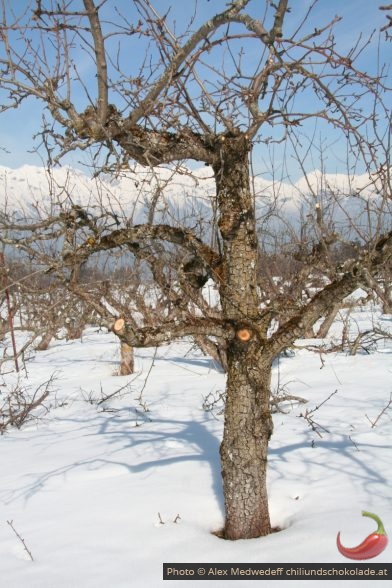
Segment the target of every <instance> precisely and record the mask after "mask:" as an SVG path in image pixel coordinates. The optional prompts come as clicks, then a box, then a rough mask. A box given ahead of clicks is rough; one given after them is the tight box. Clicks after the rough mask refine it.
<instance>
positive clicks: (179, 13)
mask: <svg viewBox="0 0 392 588" xmlns="http://www.w3.org/2000/svg"><path fill="white" fill-rule="evenodd" d="M310 3H311V2H310V0H292V1H291V2H290V5H291V7H292V13H291V17H290V19H291V20H290V26H292V27H294V26H295V23H296V22H298V21H299V20H300V19H301V17H302V16H303V15H304V14H305V11H306V9H307V7H308V6H309V5H310ZM9 4H11V5H12V7H13V9H14V10H15V12H18V11H19V10H24V9H26V8H28V7H29V6H30V7H31V6H32V5H33V2H29V1H28V0H16V1H13V2H9ZM43 4H44V2H43ZM71 4H72V3H71ZM75 4H77V2H75ZM110 4H111V0H109V4H108V6H110ZM153 4H154V6H156V7H157V9H158V10H159V11H160V12H161V13H165V12H166V11H167V8H168V7H170V6H171V8H172V10H171V13H170V14H171V15H172V19H173V21H176V27H177V28H178V30H180V29H181V27H182V26H183V25H184V23H185V22H187V21H188V19H189V16H190V15H191V14H192V13H193V9H194V6H195V2H194V1H193V0H189V1H188V2H184V1H183V0H171V1H170V0H155V2H153ZM264 4H265V3H264V1H262V2H260V0H253V1H252V3H251V5H250V7H249V11H250V12H251V14H252V16H255V17H258V18H262V16H263V15H262V12H261V11H262V10H263V7H264ZM380 4H382V0H380V1H378V0H370V1H369V0H344V1H343V0H319V2H318V4H317V6H316V8H315V10H314V13H312V15H311V18H310V19H309V22H308V30H311V29H312V28H316V27H320V26H322V25H323V24H326V23H327V22H329V21H330V20H331V19H332V18H333V17H334V16H335V15H339V16H342V17H343V20H342V22H340V23H338V24H337V26H336V28H335V34H336V40H337V43H338V45H339V47H340V49H341V51H344V50H347V51H348V50H349V49H350V48H351V47H352V45H353V44H354V43H355V41H356V39H357V38H358V35H359V34H362V35H363V37H367V36H368V35H369V34H370V33H371V32H372V31H373V30H374V29H377V30H379V29H380V27H381V26H383V24H385V22H386V20H385V13H383V12H381V11H379V10H378V6H379V5H380ZM384 4H385V2H384ZM119 5H120V6H122V7H124V6H127V7H129V6H130V5H132V3H131V2H127V3H126V4H125V5H124V4H123V3H120V4H119ZM197 6H198V12H197V15H198V16H197V19H196V20H195V22H194V25H193V26H194V27H196V26H198V24H200V23H201V22H202V21H204V20H206V19H207V18H209V17H211V16H212V15H213V14H215V13H216V12H220V11H221V10H223V9H224V8H225V6H226V2H225V1H224V0H210V1H208V0H198V2H197ZM259 11H260V14H259ZM133 16H134V15H133ZM388 48H389V50H390V44H389V47H388V45H387V44H386V43H385V42H383V41H382V42H381V49H382V52H383V54H384V59H385V58H386V56H387V49H388ZM245 49H246V51H245V59H248V61H249V63H250V64H251V63H252V60H254V55H253V52H252V51H251V50H250V47H249V46H245ZM376 62H377V50H376V44H375V45H374V47H373V48H371V49H370V48H369V50H367V51H366V52H364V53H363V54H362V55H361V57H360V59H359V60H358V62H357V63H358V66H360V67H361V68H362V69H364V70H365V71H367V72H372V71H373V72H374V71H375V70H376ZM86 71H88V66H86ZM42 114H43V109H42V105H41V104H40V103H39V102H38V100H36V99H29V100H27V101H26V102H24V103H23V104H22V106H21V107H20V108H19V109H17V110H10V111H7V112H5V113H2V114H1V115H0V148H1V149H0V165H6V166H9V167H19V166H21V165H23V164H37V165H41V164H42V163H43V159H42V158H43V157H45V154H44V152H42V153H41V156H40V155H39V154H37V153H33V152H32V151H33V150H34V147H35V145H37V141H34V139H33V135H34V134H35V133H37V132H38V131H39V128H40V123H41V119H42ZM315 139H316V143H317V142H319V143H323V144H324V145H326V144H328V145H332V149H329V155H328V158H329V161H330V165H331V166H332V169H329V170H328V171H332V172H333V171H335V170H336V171H340V167H341V163H342V162H340V164H339V161H338V160H342V159H343V158H344V154H345V146H344V144H343V143H342V142H341V138H340V137H339V135H338V134H337V133H336V132H335V131H333V130H332V129H331V130H329V131H328V130H327V131H326V130H325V128H324V127H320V128H319V129H318V128H317V127H316V128H315ZM316 151H317V150H316ZM316 151H315V154H314V155H315V157H314V161H315V165H314V167H317V159H318V157H317V153H316ZM332 153H335V155H336V156H337V162H332V160H331V154H332ZM85 157H86V156H85V155H83V154H80V153H73V154H71V155H69V156H67V157H66V158H65V159H64V163H69V164H71V165H75V166H77V167H80V161H81V160H83V158H85ZM271 157H273V158H274V161H275V163H276V165H277V166H279V165H281V164H282V162H283V158H284V150H283V149H282V146H281V147H278V146H276V147H275V148H274V152H273V155H271V152H269V151H268V150H266V149H264V150H261V149H259V150H258V151H257V166H256V167H257V170H256V171H258V172H261V173H263V171H264V169H265V170H267V169H269V167H270V164H271ZM334 166H335V169H333V167H334Z"/></svg>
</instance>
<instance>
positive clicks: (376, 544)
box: [336, 510, 388, 559]
mask: <svg viewBox="0 0 392 588" xmlns="http://www.w3.org/2000/svg"><path fill="white" fill-rule="evenodd" d="M362 516H363V517H370V518H371V519H374V520H375V521H376V523H377V525H378V527H377V530H376V531H375V532H374V533H371V534H370V535H369V536H368V537H366V539H364V540H363V541H362V543H361V544H360V545H357V547H344V546H343V545H342V544H341V543H340V531H339V533H338V536H337V538H336V544H337V546H338V549H339V551H340V553H341V554H342V555H344V557H348V558H350V559H371V558H372V557H377V555H380V553H382V552H383V551H384V549H385V548H386V546H387V545H388V537H387V534H386V532H385V529H384V525H383V524H382V522H381V519H380V517H378V516H377V515H375V514H373V513H372V512H367V511H366V510H363V511H362Z"/></svg>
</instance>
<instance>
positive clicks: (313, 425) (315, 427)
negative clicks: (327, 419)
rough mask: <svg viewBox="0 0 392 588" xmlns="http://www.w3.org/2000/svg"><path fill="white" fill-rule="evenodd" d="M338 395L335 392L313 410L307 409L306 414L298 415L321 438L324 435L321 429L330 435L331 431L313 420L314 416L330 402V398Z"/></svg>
mask: <svg viewBox="0 0 392 588" xmlns="http://www.w3.org/2000/svg"><path fill="white" fill-rule="evenodd" d="M336 393H337V390H335V391H334V392H332V393H331V394H330V395H329V396H328V397H327V398H325V400H323V401H322V402H321V403H320V404H317V405H316V406H315V407H314V408H312V410H308V409H306V411H305V412H304V413H302V412H301V413H300V414H299V415H298V416H299V417H300V418H303V419H305V420H306V421H307V423H308V424H309V425H310V427H311V429H312V431H314V432H315V433H317V435H318V436H319V437H322V434H321V433H320V431H319V429H321V430H322V431H324V432H325V433H329V431H328V429H326V428H325V427H323V426H322V425H320V424H319V423H316V421H315V420H314V419H313V417H312V415H313V413H314V412H316V411H317V410H319V408H320V407H321V406H323V404H325V403H326V402H328V400H329V399H330V398H332V396H334V394H336Z"/></svg>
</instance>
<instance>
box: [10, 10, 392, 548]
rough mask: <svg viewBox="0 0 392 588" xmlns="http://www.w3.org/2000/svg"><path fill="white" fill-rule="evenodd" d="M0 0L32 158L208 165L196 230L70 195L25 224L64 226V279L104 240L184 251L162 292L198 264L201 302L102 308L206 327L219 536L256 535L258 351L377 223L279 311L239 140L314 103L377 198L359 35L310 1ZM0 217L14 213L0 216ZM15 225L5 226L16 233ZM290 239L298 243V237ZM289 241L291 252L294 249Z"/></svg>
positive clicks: (369, 95)
mask: <svg viewBox="0 0 392 588" xmlns="http://www.w3.org/2000/svg"><path fill="white" fill-rule="evenodd" d="M3 4H4V8H3V24H2V49H1V59H0V63H1V67H2V73H1V77H2V85H3V88H5V89H6V90H7V92H8V106H7V105H5V107H8V108H10V107H14V108H17V107H18V106H19V104H20V103H21V102H22V101H23V100H24V99H26V98H28V97H31V96H34V97H35V98H37V99H38V100H40V101H42V103H43V104H44V105H45V106H46V109H47V113H49V116H48V114H47V113H46V114H45V116H44V120H43V128H42V131H41V138H42V143H43V145H44V146H45V147H46V150H47V153H48V159H49V163H50V164H53V163H54V162H56V161H57V160H59V159H60V158H61V157H62V156H63V155H64V154H66V153H68V152H69V151H70V150H80V149H82V150H87V149H90V150H91V151H92V153H93V155H94V160H95V164H96V167H97V169H101V170H104V171H106V172H110V171H112V172H115V170H118V169H120V168H121V169H124V168H125V167H127V166H129V165H131V162H132V161H135V162H137V163H138V164H139V165H141V166H144V167H150V168H154V167H157V166H161V165H164V164H166V165H171V164H173V165H174V164H183V163H184V162H186V163H188V162H189V161H192V160H193V161H197V162H203V163H205V164H206V165H208V166H210V168H211V172H212V174H213V177H214V180H215V185H216V195H215V197H214V199H213V207H212V208H213V210H214V211H215V218H216V231H217V236H216V238H215V240H213V241H212V242H210V243H207V242H206V241H205V240H203V239H201V238H200V236H199V235H198V233H197V231H196V230H194V229H193V228H191V227H185V226H173V225H171V224H169V223H167V224H162V223H156V222H154V218H153V217H151V218H150V219H149V221H150V222H146V223H143V224H139V225H132V226H129V225H127V224H126V223H125V224H120V225H119V226H116V227H115V228H114V229H113V227H110V226H108V225H107V224H105V223H104V224H103V225H102V222H101V221H102V219H100V218H98V217H97V216H94V215H91V214H87V213H86V211H84V210H81V209H77V208H75V207H73V208H71V209H70V210H68V211H67V212H66V213H65V215H66V218H64V214H63V216H61V214H59V215H56V214H54V215H53V214H52V215H51V216H50V217H49V218H48V219H46V220H44V221H41V222H40V223H38V224H36V225H35V229H36V230H39V231H41V234H43V235H46V237H47V238H50V237H53V236H55V235H56V236H60V235H62V236H63V237H64V246H63V251H62V256H59V255H57V257H56V256H54V257H55V259H56V263H54V264H53V260H51V262H50V268H51V270H52V271H62V270H63V268H64V267H65V268H67V267H68V268H69V276H68V278H69V287H71V288H73V289H74V290H75V289H77V280H76V279H75V275H76V274H75V273H74V272H73V271H72V268H74V269H75V268H78V267H81V266H82V265H83V264H84V263H85V262H86V261H87V260H88V259H89V258H90V257H91V256H92V255H95V254H97V253H99V252H103V251H106V252H107V251H111V250H117V249H119V248H127V250H128V251H131V252H132V253H133V254H134V255H135V257H136V258H139V259H141V256H142V255H144V254H145V253H147V254H148V257H149V258H151V259H154V260H156V261H154V262H153V263H154V266H151V267H154V271H155V272H156V274H155V275H154V277H155V278H156V280H157V281H159V279H160V278H158V273H159V272H160V271H161V266H160V262H159V259H162V256H163V255H165V252H164V251H166V254H167V252H168V251H169V249H170V248H169V249H167V246H168V244H169V245H170V246H177V247H180V248H181V249H182V250H183V251H186V252H187V253H188V254H189V258H187V260H186V261H185V262H184V263H183V264H182V273H183V279H182V280H180V279H179V280H178V283H177V284H176V288H173V286H172V285H170V280H169V283H168V288H169V289H168V290H167V292H168V295H169V296H171V295H173V296H174V294H175V293H177V295H178V292H180V295H181V292H182V291H183V292H186V289H187V288H189V287H191V288H192V289H193V292H197V291H198V290H199V287H200V286H201V285H202V283H203V281H204V280H205V279H206V278H211V279H212V280H214V281H215V283H216V286H217V289H218V292H219V299H220V312H219V314H218V315H216V312H214V314H213V315H212V314H210V313H208V312H205V313H202V314H200V315H196V316H192V317H189V315H187V314H186V313H185V314H183V315H181V314H180V315H178V314H176V315H175V316H174V317H173V316H170V314H169V315H168V316H166V317H162V318H163V320H162V321H161V322H160V324H154V325H151V324H147V325H144V326H142V327H141V326H140V324H138V323H137V321H135V319H134V317H133V316H132V313H129V314H127V315H126V316H124V317H122V319H121V320H120V321H116V322H114V325H113V330H114V332H115V333H116V334H117V335H118V337H119V338H120V339H121V340H122V341H124V342H125V343H126V344H128V345H130V346H133V347H143V346H153V345H161V344H163V343H166V342H168V341H171V340H172V339H173V338H178V337H184V336H193V337H199V338H200V337H208V338H209V340H210V341H213V340H214V338H217V339H218V340H220V341H223V342H224V347H225V355H226V361H227V390H226V392H227V399H226V408H225V426H224V435H223V441H222V444H221V450H220V452H221V464H222V477H223V487H224V496H225V507H226V521H225V527H224V530H223V536H224V537H226V538H228V539H238V538H251V537H257V536H261V535H267V534H268V533H270V532H271V523H270V518H269V512H268V501H267V489H266V470H267V450H268V440H269V438H270V436H271V434H272V419H271V412H270V376H271V365H272V362H273V360H274V358H275V357H277V356H278V355H279V354H280V353H281V352H282V350H284V349H285V348H286V347H287V346H288V345H290V344H291V343H292V342H293V341H294V340H295V339H297V338H298V337H301V336H302V335H304V334H305V333H306V332H307V331H308V330H309V328H310V327H312V325H314V324H315V322H316V321H317V320H318V319H319V318H321V317H323V316H324V315H326V314H327V313H328V312H329V310H330V309H331V307H333V305H334V304H335V303H336V302H337V301H339V300H342V299H343V298H344V297H346V296H347V295H348V294H349V293H350V292H352V291H353V290H354V289H355V288H356V287H357V286H358V285H360V284H362V283H363V282H365V281H367V280H368V276H369V275H370V276H373V277H374V276H377V275H378V272H379V271H380V270H381V268H382V267H383V266H384V265H385V264H387V263H390V260H391V253H392V233H385V234H383V235H380V231H370V232H369V233H367V234H366V240H365V241H363V242H361V244H360V247H359V248H358V249H357V251H356V252H355V255H354V256H353V257H352V258H350V259H348V260H346V261H345V262H344V263H343V264H336V267H335V271H334V273H333V275H332V274H331V280H330V281H329V283H328V284H327V285H324V287H322V288H321V289H319V290H318V292H317V293H316V294H314V295H312V296H310V297H307V298H305V300H303V302H302V304H296V305H294V307H293V308H292V309H291V311H289V312H288V311H287V304H285V300H284V297H282V296H277V295H276V296H274V297H273V298H272V299H266V298H265V297H264V299H263V290H262V289H261V288H260V287H259V285H260V284H259V282H260V273H259V270H260V263H259V262H260V261H262V257H261V247H260V243H262V242H263V232H262V231H263V227H262V226H261V227H259V232H258V226H257V222H256V221H257V219H256V207H255V198H254V193H253V190H252V186H251V179H250V175H251V174H250V169H251V168H250V157H251V154H252V151H253V150H254V149H255V146H257V144H258V143H261V144H262V145H267V144H268V143H269V144H271V143H273V142H282V141H283V142H286V143H287V144H289V143H290V142H291V144H292V145H293V146H294V147H296V148H298V149H299V147H300V145H301V141H303V137H301V133H300V131H301V128H302V127H303V128H305V129H306V128H309V127H308V125H309V121H310V120H311V119H315V120H316V119H317V120H319V121H320V122H321V123H322V125H324V126H326V125H330V126H331V127H333V128H334V129H335V130H336V131H340V132H341V135H342V137H343V138H344V140H345V142H346V144H347V150H348V151H350V152H351V153H352V154H353V157H354V158H355V159H354V161H355V162H356V164H357V165H359V162H360V163H361V165H362V169H363V170H364V171H365V172H366V173H368V174H369V182H371V183H372V185H373V186H374V192H375V193H376V192H378V193H380V191H381V192H382V193H383V194H384V198H390V183H389V180H390V177H389V166H388V162H386V161H385V158H383V160H379V156H378V154H379V153H381V154H385V149H380V145H381V146H382V145H385V141H386V136H385V128H386V123H387V121H389V114H388V112H387V111H386V108H385V107H384V106H383V103H382V97H383V91H384V81H383V77H382V75H381V73H377V75H375V76H374V77H372V76H371V75H369V74H367V73H365V72H363V71H361V70H360V69H359V68H357V66H356V60H357V58H358V57H359V56H360V55H361V53H362V52H363V51H365V50H366V48H367V47H368V41H367V40H366V41H364V42H363V43H362V44H361V43H360V42H357V43H354V45H353V47H351V48H350V49H349V50H346V51H345V52H342V53H341V52H339V50H338V47H337V43H336V41H335V37H334V33H333V29H334V25H336V24H337V23H338V22H339V18H338V17H335V18H333V19H332V20H331V21H330V22H327V23H322V22H316V23H315V22H314V21H313V23H312V20H311V18H310V17H311V14H312V10H313V8H314V5H315V4H316V3H315V2H309V6H308V7H307V10H306V12H305V13H304V12H302V11H301V13H299V9H298V8H296V6H295V3H293V4H292V5H291V6H290V5H289V2H288V0H279V2H276V3H275V4H274V3H272V2H270V1H268V0H265V2H263V3H260V2H254V1H252V0H234V1H233V2H230V3H228V4H226V5H225V4H224V3H223V2H219V3H216V2H214V3H213V4H214V9H216V6H217V5H218V4H219V5H220V10H221V11H220V12H217V13H216V14H215V15H214V16H212V17H211V18H208V19H207V20H205V22H204V23H203V22H200V18H199V17H198V12H197V7H198V5H197V4H196V3H195V4H194V8H195V13H194V15H193V16H192V17H191V19H190V22H189V25H188V26H187V27H182V30H180V29H181V25H180V24H178V23H176V22H175V21H176V18H175V16H174V15H172V14H171V11H172V10H173V9H174V6H172V3H170V2H165V9H163V10H164V11H163V12H162V14H160V13H159V12H158V8H157V7H156V6H155V5H154V2H152V0H134V2H133V3H130V5H127V7H126V8H124V5H123V4H122V3H117V4H116V2H115V1H107V2H100V3H98V2H96V3H94V1H93V0H83V1H80V2H79V1H76V2H72V3H69V2H65V1H63V0H60V2H57V1H56V2H51V1H50V0H48V1H44V0H40V1H37V2H36V5H35V7H34V9H33V11H32V12H31V11H30V10H29V9H28V7H27V5H29V6H30V3H26V12H25V14H24V15H14V13H13V11H12V10H10V9H9V7H7V6H6V3H5V2H4V0H3ZM211 4H212V3H211ZM166 9H167V10H166ZM353 9H355V3H354V4H353ZM375 10H376V11H378V9H377V7H375ZM370 12H371V9H369V13H370ZM369 18H370V16H369ZM21 33H22V34H21ZM369 42H370V41H369ZM82 57H83V61H84V63H83V66H82V64H81V63H80V60H81V59H82ZM82 68H83V69H82ZM380 129H381V130H380ZM310 144H312V143H311V141H310ZM370 174H372V175H370ZM158 197H159V196H158ZM315 204H317V203H315ZM319 212H320V209H318V208H317V207H316V206H315V207H314V209H313V214H314V216H315V218H316V221H315V223H314V227H315V228H316V229H315V233H314V237H315V238H314V242H313V245H312V250H311V251H310V257H309V259H308V262H307V266H308V267H309V268H314V266H316V265H317V264H320V265H322V264H324V263H325V259H326V258H327V257H330V245H331V243H328V231H326V227H324V225H323V222H324V220H323V215H321V216H320V214H319ZM100 223H101V224H100ZM4 226H5V228H7V229H8V230H9V231H15V229H16V225H15V223H12V222H10V219H7V218H6V219H5V223H4ZM64 227H65V228H64ZM19 228H21V227H19ZM383 229H385V225H383ZM22 230H23V231H28V230H29V227H28V226H27V225H26V226H24V227H23V228H22ZM260 230H261V235H260ZM48 235H49V237H48ZM86 237H87V238H86ZM258 237H259V238H258ZM23 239H24V241H23ZM33 241H34V238H33V239H32V241H30V242H27V241H26V237H23V238H21V240H20V241H19V245H20V246H23V245H24V244H25V245H28V246H30V245H31V243H32V242H33ZM9 242H12V239H10V238H9ZM162 245H164V246H166V250H162ZM300 245H301V242H299V246H300ZM140 252H144V253H140ZM300 253H301V252H300ZM291 254H292V255H293V256H294V257H295V256H297V257H298V255H299V252H298V251H292V252H291ZM301 254H302V264H303V265H304V261H303V259H304V257H303V254H304V251H302V253H301ZM300 262H301V260H300ZM261 269H262V268H261ZM261 274H262V272H261ZM178 276H179V277H180V272H179V273H178ZM188 278H189V279H188ZM166 282H167V279H166ZM81 294H82V295H83V293H81Z"/></svg>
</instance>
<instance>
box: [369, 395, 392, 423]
mask: <svg viewBox="0 0 392 588" xmlns="http://www.w3.org/2000/svg"><path fill="white" fill-rule="evenodd" d="M391 405H392V392H391V393H390V395H389V401H388V404H387V405H386V406H384V408H383V409H382V411H381V412H380V413H379V415H378V416H377V418H376V420H375V421H372V420H370V418H369V417H368V415H367V414H366V413H365V417H366V418H367V420H368V421H369V423H370V424H371V425H372V429H374V427H375V426H376V425H377V423H378V421H379V420H380V418H381V417H382V415H383V414H384V413H385V412H386V411H387V410H388V408H390V406H391Z"/></svg>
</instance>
